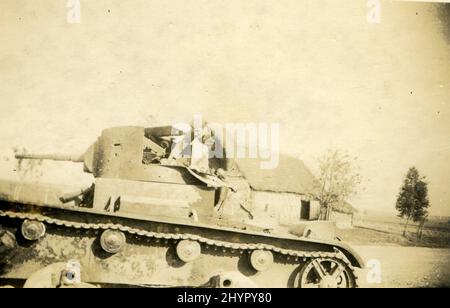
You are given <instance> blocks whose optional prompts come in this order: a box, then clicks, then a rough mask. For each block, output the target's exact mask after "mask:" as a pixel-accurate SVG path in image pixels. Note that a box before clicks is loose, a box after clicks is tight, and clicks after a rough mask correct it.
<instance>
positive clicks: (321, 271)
mask: <svg viewBox="0 0 450 308" xmlns="http://www.w3.org/2000/svg"><path fill="white" fill-rule="evenodd" d="M299 287H300V288H355V287H356V281H355V275H354V274H353V271H352V270H351V269H350V268H349V267H348V265H347V264H345V263H344V262H342V261H340V260H336V259H332V258H315V259H312V260H310V261H309V262H307V263H306V264H305V266H304V267H303V269H302V270H301V271H300V280H299Z"/></svg>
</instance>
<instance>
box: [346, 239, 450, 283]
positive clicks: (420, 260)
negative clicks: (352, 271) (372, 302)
mask: <svg viewBox="0 0 450 308" xmlns="http://www.w3.org/2000/svg"><path fill="white" fill-rule="evenodd" d="M352 246H353V247H354V248H355V249H356V251H358V253H360V254H361V256H362V257H363V258H364V259H365V260H366V261H368V260H370V259H375V260H378V261H379V264H380V274H381V283H370V282H368V281H367V276H368V274H369V273H368V269H366V270H365V271H364V272H360V273H359V283H360V286H361V287H371V288H383V287H384V288H397V287H417V288H431V287H450V249H448V248H445V249H439V248H424V247H401V246H357V245H352ZM369 276H370V277H373V276H372V275H369Z"/></svg>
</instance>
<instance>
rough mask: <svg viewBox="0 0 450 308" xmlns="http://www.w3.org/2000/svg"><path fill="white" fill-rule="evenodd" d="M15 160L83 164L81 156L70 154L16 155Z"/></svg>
mask: <svg viewBox="0 0 450 308" xmlns="http://www.w3.org/2000/svg"><path fill="white" fill-rule="evenodd" d="M14 157H15V158H16V159H45V160H57V161H71V162H76V163H82V162H84V157H83V155H72V154H16V155H15V156H14Z"/></svg>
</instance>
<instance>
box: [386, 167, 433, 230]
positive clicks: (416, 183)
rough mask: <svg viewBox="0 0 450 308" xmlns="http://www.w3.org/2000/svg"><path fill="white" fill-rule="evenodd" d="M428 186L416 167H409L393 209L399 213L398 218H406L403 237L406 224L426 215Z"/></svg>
mask: <svg viewBox="0 0 450 308" xmlns="http://www.w3.org/2000/svg"><path fill="white" fill-rule="evenodd" d="M429 206H430V202H429V200H428V186H427V182H425V177H421V176H420V175H419V171H418V170H417V168H416V167H411V168H409V170H408V173H407V174H406V177H405V179H404V180H403V186H402V187H401V189H400V193H399V194H398V196H397V203H396V205H395V208H396V209H397V211H398V212H399V215H398V216H399V217H402V218H406V223H405V229H404V230H403V236H405V234H406V228H407V227H408V222H409V221H410V220H413V221H414V222H417V221H419V220H421V219H424V218H425V217H426V216H427V215H428V210H427V209H428V207H429Z"/></svg>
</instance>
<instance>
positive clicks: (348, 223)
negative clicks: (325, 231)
mask: <svg viewBox="0 0 450 308" xmlns="http://www.w3.org/2000/svg"><path fill="white" fill-rule="evenodd" d="M330 218H331V221H334V222H336V227H338V228H339V229H350V228H352V227H353V224H352V214H344V213H339V212H334V211H333V212H332V213H331V217H330Z"/></svg>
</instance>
